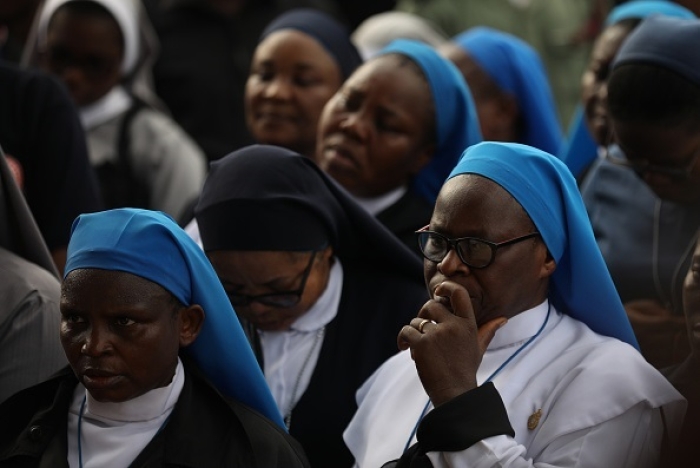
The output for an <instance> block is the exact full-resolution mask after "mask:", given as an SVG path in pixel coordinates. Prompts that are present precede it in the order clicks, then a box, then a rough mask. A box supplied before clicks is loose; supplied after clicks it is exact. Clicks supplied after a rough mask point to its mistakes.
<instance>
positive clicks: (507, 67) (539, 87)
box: [453, 27, 563, 153]
mask: <svg viewBox="0 0 700 468" xmlns="http://www.w3.org/2000/svg"><path fill="white" fill-rule="evenodd" d="M453 40H454V41H455V42H456V43H457V44H458V45H459V46H460V47H461V48H462V49H464V51H465V52H467V53H468V54H469V56H470V57H471V58H473V59H474V61H475V62H476V64H477V65H478V66H479V67H480V68H481V69H482V70H484V71H485V72H486V74H487V75H488V76H489V77H490V78H491V80H493V81H495V83H496V84H497V85H498V87H499V88H500V89H502V90H503V91H506V92H507V93H510V94H512V95H513V96H514V97H515V98H516V100H517V102H518V107H519V109H520V113H521V115H522V116H523V120H524V123H525V129H524V134H523V135H522V140H521V141H520V143H525V144H527V145H530V146H534V147H535V148H539V149H541V150H544V151H547V152H548V153H554V152H556V151H558V150H559V148H560V147H561V145H562V143H563V138H562V132H561V127H560V126H559V119H558V117H557V110H556V106H555V105H554V96H553V95H552V89H551V88H550V86H549V80H548V78H547V72H546V71H545V69H544V65H543V64H542V61H541V60H540V56H539V55H538V54H537V52H536V51H535V49H533V48H532V47H530V45H528V44H527V43H526V42H525V41H523V40H521V39H518V38H517V37H515V36H513V35H511V34H507V33H504V32H500V31H497V30H495V29H492V28H487V27H476V28H472V29H469V30H468V31H465V32H463V33H462V34H460V35H458V36H456V37H455V38H454V39H453Z"/></svg>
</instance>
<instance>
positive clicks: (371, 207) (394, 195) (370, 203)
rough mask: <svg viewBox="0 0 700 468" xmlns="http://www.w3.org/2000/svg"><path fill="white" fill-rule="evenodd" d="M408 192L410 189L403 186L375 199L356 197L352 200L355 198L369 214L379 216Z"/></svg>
mask: <svg viewBox="0 0 700 468" xmlns="http://www.w3.org/2000/svg"><path fill="white" fill-rule="evenodd" d="M407 190H408V189H407V188H406V187H405V186H401V187H398V188H395V189H394V190H391V191H389V192H387V193H385V194H384V195H380V196H378V197H374V198H362V197H356V196H354V195H353V197H352V198H354V199H355V201H356V202H357V204H358V205H360V206H361V207H362V208H364V209H365V211H367V212H368V213H369V214H371V215H372V216H377V214H378V213H381V212H382V211H384V210H385V209H386V208H389V207H390V206H391V205H393V204H394V203H396V202H397V201H399V199H400V198H401V197H403V196H404V194H405V193H406V191H407Z"/></svg>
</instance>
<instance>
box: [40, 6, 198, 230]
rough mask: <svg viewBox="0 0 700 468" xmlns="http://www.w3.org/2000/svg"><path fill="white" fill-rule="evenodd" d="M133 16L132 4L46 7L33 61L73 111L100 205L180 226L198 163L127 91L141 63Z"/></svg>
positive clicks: (183, 137)
mask: <svg viewBox="0 0 700 468" xmlns="http://www.w3.org/2000/svg"><path fill="white" fill-rule="evenodd" d="M140 12H141V4H140V2H138V1H136V0H47V1H46V2H45V3H44V5H43V7H42V9H41V12H40V16H39V22H38V47H39V54H40V61H41V64H42V65H43V67H44V69H46V70H47V71H49V72H50V73H53V74H54V75H56V76H57V77H58V78H59V79H60V80H61V81H62V82H63V84H65V86H66V88H67V89H68V91H69V93H70V95H71V97H72V98H73V101H74V103H75V104H76V106H77V107H78V110H79V113H80V120H81V122H82V124H83V129H84V130H85V134H86V137H87V145H88V156H89V159H90V163H91V165H92V166H93V168H94V169H95V174H96V175H97V178H98V182H99V185H100V189H101V192H102V197H103V199H104V201H105V206H106V207H107V208H118V207H125V206H131V207H140V208H149V209H154V210H160V211H164V212H166V213H168V214H169V215H170V216H172V217H173V218H175V219H177V220H179V221H182V222H184V221H185V220H186V219H185V218H187V213H188V209H189V208H191V205H192V203H193V201H194V200H195V199H196V197H197V195H198V194H199V191H200V190H201V187H202V184H203V183H204V178H205V177H206V170H207V168H206V159H205V157H204V153H203V152H202V150H201V149H200V148H199V147H198V146H197V145H196V144H195V143H194V141H193V140H192V139H191V138H190V137H189V135H187V134H186V133H185V132H184V130H182V128H181V127H180V126H179V125H178V124H177V123H175V121H173V120H172V119H171V118H170V117H169V116H168V115H166V114H165V113H164V112H162V111H160V110H158V109H156V108H154V107H152V106H150V105H149V104H148V103H146V102H145V101H144V100H143V99H142V98H140V97H138V96H136V94H135V93H134V92H133V90H132V89H131V86H130V85H129V82H130V80H131V79H132V78H133V75H134V73H137V72H138V70H139V65H140V60H141V58H142V52H141V51H142V49H143V47H142V45H143V41H141V37H140V35H139V14H140Z"/></svg>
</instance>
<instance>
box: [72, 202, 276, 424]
mask: <svg viewBox="0 0 700 468" xmlns="http://www.w3.org/2000/svg"><path fill="white" fill-rule="evenodd" d="M79 268H99V269H103V270H114V271H122V272H126V273H131V274H133V275H137V276H140V277H142V278H145V279H147V280H149V281H152V282H154V283H156V284H159V285H160V286H162V287H163V288H165V289H166V290H168V291H170V292H171V293H172V294H173V295H174V296H175V297H177V298H178V300H179V301H180V302H182V303H183V304H185V305H191V304H199V305H200V306H202V309H204V313H205V319H204V323H203V325H202V330H201V332H200V334H199V336H198V337H197V339H196V340H195V342H194V343H192V345H190V346H189V347H188V348H187V349H186V352H187V353H188V354H189V355H190V356H191V357H192V358H193V359H194V361H195V362H196V363H197V365H198V366H199V368H200V369H201V370H202V371H203V372H204V374H205V375H206V376H207V378H208V379H209V380H210V381H211V382H212V383H213V384H214V385H215V386H216V388H217V389H218V390H219V391H220V392H221V393H222V394H223V395H225V396H227V397H229V398H233V399H235V400H238V401H240V402H242V403H244V404H246V405H248V406H250V407H252V408H254V409H255V410H257V411H259V412H260V413H262V414H263V415H265V416H267V417H268V418H269V419H271V420H273V421H274V422H276V423H277V424H278V425H279V426H280V427H281V428H285V425H284V423H283V422H282V417H281V415H280V412H279V410H278V409H277V405H276V403H275V401H274V399H273V398H272V394H271V393H270V389H269V388H268V386H267V383H266V382H265V378H264V377H263V374H262V371H261V370H260V367H259V366H258V363H257V361H256V359H255V356H254V354H253V351H252V349H251V347H250V345H249V344H248V339H247V338H246V336H245V334H244V332H243V329H242V328H241V324H240V322H239V321H238V317H237V316H236V313H235V312H234V311H233V308H232V307H231V303H230V302H229V299H228V297H227V296H226V293H225V292H224V289H223V286H221V283H220V281H219V278H218V277H217V276H216V273H215V271H214V268H213V267H212V266H211V264H210V263H209V260H208V259H207V257H206V256H205V255H204V252H203V251H202V250H201V249H200V248H199V247H198V246H197V244H195V243H194V241H193V240H192V239H190V238H189V237H188V236H187V234H186V233H185V231H183V230H182V229H180V227H179V226H178V225H177V223H175V221H173V220H172V219H171V218H170V217H169V216H167V215H165V214H163V213H160V212H156V211H149V210H140V209H133V208H123V209H117V210H110V211H103V212H100V213H94V214H85V215H81V216H79V217H78V218H77V219H76V220H75V222H74V223H73V229H72V234H71V239H70V242H69V244H68V259H67V262H66V269H65V273H64V277H65V276H66V275H68V273H70V272H71V271H73V270H76V269H79ZM285 430H286V429H285Z"/></svg>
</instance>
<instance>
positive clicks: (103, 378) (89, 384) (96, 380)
mask: <svg viewBox="0 0 700 468" xmlns="http://www.w3.org/2000/svg"><path fill="white" fill-rule="evenodd" d="M81 377H82V378H81V381H82V383H83V385H84V386H85V388H87V389H88V390H102V389H106V388H110V387H113V386H114V385H116V384H117V383H119V381H120V380H121V379H122V376H121V375H119V374H116V373H114V372H110V371H106V370H103V369H98V368H87V369H85V370H83V372H82V373H81Z"/></svg>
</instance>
